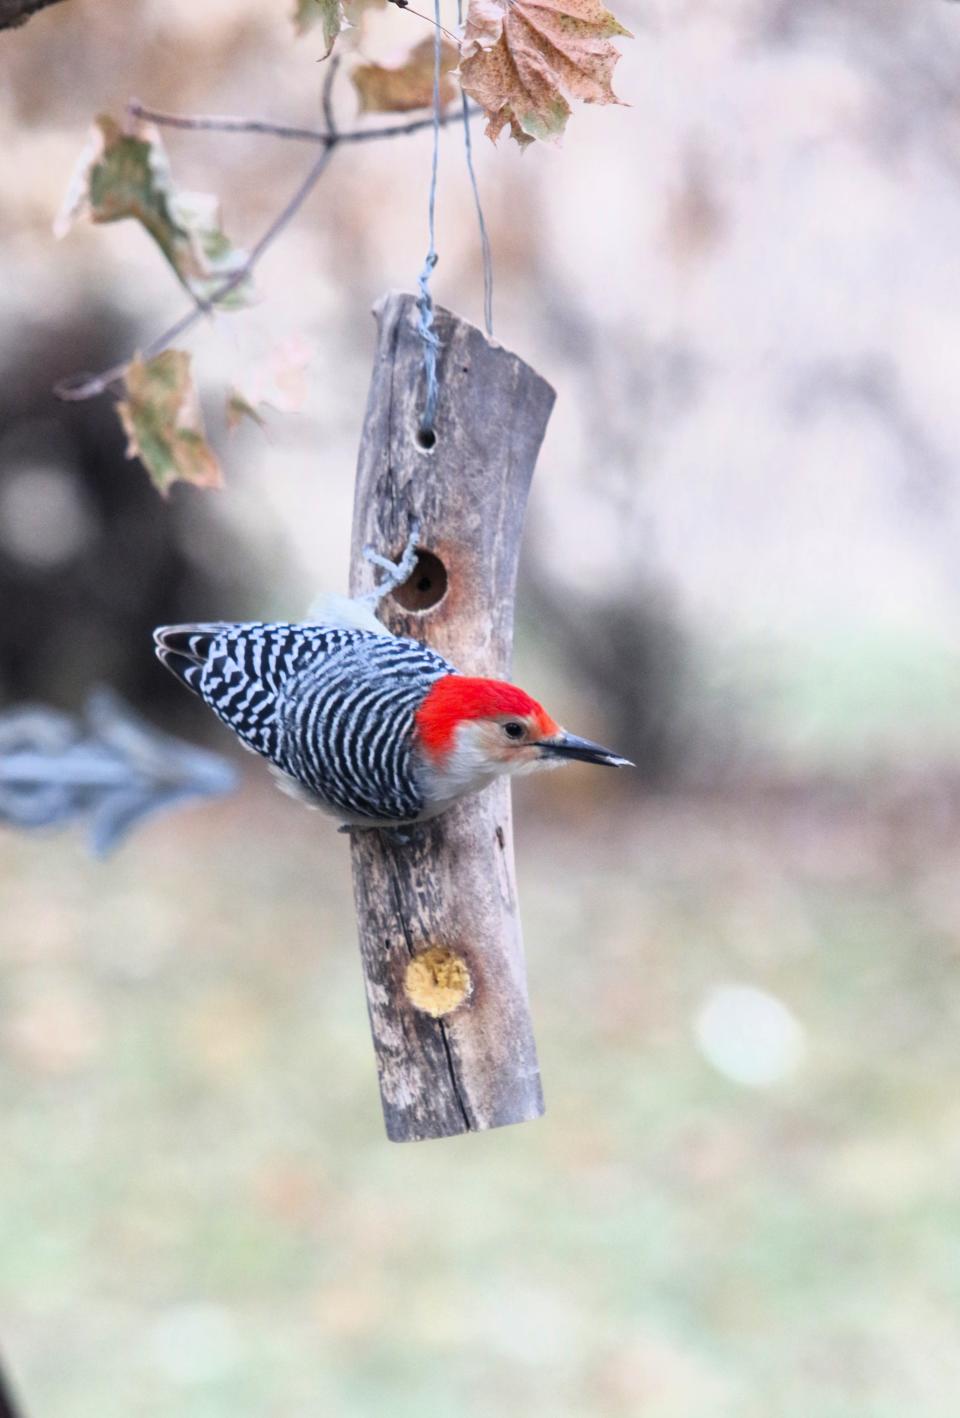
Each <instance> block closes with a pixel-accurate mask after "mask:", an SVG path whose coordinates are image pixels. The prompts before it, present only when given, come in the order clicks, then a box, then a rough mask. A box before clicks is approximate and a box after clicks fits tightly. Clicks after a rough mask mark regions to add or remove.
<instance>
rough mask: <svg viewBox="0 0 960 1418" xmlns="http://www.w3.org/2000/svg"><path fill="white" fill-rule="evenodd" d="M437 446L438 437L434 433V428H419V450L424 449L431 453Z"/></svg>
mask: <svg viewBox="0 0 960 1418" xmlns="http://www.w3.org/2000/svg"><path fill="white" fill-rule="evenodd" d="M436 446H437V435H436V434H435V433H434V431H433V429H432V428H418V429H417V447H418V448H422V449H424V451H425V452H427V453H429V452H430V450H431V448H436Z"/></svg>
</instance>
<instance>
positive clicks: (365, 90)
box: [350, 38, 459, 113]
mask: <svg viewBox="0 0 960 1418" xmlns="http://www.w3.org/2000/svg"><path fill="white" fill-rule="evenodd" d="M458 57H459V55H458V53H457V49H456V46H455V45H452V44H450V42H449V41H448V40H443V42H442V43H441V46H440V106H441V108H445V107H446V105H447V104H448V103H451V102H452V101H453V99H454V97H455V96H456V90H455V88H454V86H453V82H452V80H451V79H450V78H449V77H448V76H449V73H450V70H451V69H455V68H456V66H457V59H458ZM433 68H434V50H433V40H432V39H431V38H427V39H425V40H422V41H421V43H420V44H418V45H417V46H416V48H415V49H412V50H411V51H410V53H409V54H408V55H407V57H406V59H405V60H404V61H403V63H402V64H394V65H389V64H358V65H357V67H356V69H354V71H353V73H352V74H351V75H350V77H351V79H352V80H353V83H354V86H355V87H356V90H357V93H358V94H359V95H360V109H361V112H363V113H408V112H410V111H411V110H412V109H415V108H430V107H431V105H432V104H433Z"/></svg>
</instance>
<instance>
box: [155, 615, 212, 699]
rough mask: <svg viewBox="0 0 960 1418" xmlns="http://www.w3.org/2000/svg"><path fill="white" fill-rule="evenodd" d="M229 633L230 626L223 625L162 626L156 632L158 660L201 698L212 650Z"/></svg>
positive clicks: (207, 622)
mask: <svg viewBox="0 0 960 1418" xmlns="http://www.w3.org/2000/svg"><path fill="white" fill-rule="evenodd" d="M225 629H227V625H226V622H223V621H206V622H199V621H198V622H195V623H193V624H187V625H161V626H158V627H157V629H156V630H155V631H154V632H153V640H154V644H155V645H156V654H157V659H158V660H159V661H160V663H161V664H162V665H165V666H166V667H167V669H168V670H170V671H171V673H172V674H175V675H176V677H177V679H179V680H180V681H181V682H182V683H183V684H185V685H186V686H187V688H188V689H192V690H193V692H194V694H199V693H200V677H201V675H202V674H203V667H204V665H205V664H206V662H207V656H208V655H209V653H210V646H211V645H212V643H213V641H214V640H215V639H216V637H217V636H218V635H221V634H222V633H223V631H224V630H225Z"/></svg>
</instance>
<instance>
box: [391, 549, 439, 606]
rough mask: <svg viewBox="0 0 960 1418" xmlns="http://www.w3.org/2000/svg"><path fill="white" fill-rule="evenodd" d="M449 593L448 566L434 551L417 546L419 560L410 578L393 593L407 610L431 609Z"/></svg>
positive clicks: (395, 598) (399, 603)
mask: <svg viewBox="0 0 960 1418" xmlns="http://www.w3.org/2000/svg"><path fill="white" fill-rule="evenodd" d="M446 594H447V568H446V567H445V566H444V564H443V562H442V561H441V560H440V558H439V557H438V556H434V554H433V552H432V551H424V550H423V548H422V547H418V548H417V561H416V565H415V566H414V568H413V571H412V572H411V573H410V576H409V578H408V579H407V580H406V581H404V583H403V585H402V586H398V587H397V589H396V590H395V591H394V593H393V599H394V600H395V601H396V602H397V604H398V605H400V606H402V607H403V609H404V610H405V611H430V610H433V608H434V606H438V605H439V604H440V602H441V601H442V600H443V598H444V596H445V595H446Z"/></svg>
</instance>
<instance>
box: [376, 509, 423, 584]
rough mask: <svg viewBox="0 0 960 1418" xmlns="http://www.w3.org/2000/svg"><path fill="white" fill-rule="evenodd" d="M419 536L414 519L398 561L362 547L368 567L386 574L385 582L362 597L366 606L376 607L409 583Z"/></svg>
mask: <svg viewBox="0 0 960 1418" xmlns="http://www.w3.org/2000/svg"><path fill="white" fill-rule="evenodd" d="M419 536H420V523H419V521H418V520H417V519H416V518H414V519H413V520H412V522H411V523H410V535H409V537H408V539H407V545H406V546H405V547H404V549H403V555H402V556H401V557H400V560H399V561H391V560H390V558H389V557H388V556H381V555H380V553H379V552H378V551H374V549H373V547H370V546H367V547H364V549H363V554H364V556H365V557H366V559H367V561H369V562H370V565H371V566H377V567H379V568H380V570H381V571H385V572H386V573H387V575H386V580H384V581H381V582H380V584H379V585H378V586H375V587H374V589H373V590H372V591H370V592H368V594H367V595H366V596H364V597H363V600H364V601H366V602H367V604H368V605H371V606H376V605H378V604H379V603H380V601H382V600H383V599H384V597H385V596H389V595H390V592H391V591H395V590H396V589H397V587H398V586H402V585H403V583H404V581H409V579H410V577H411V576H412V575H413V568H414V567H415V566H416V564H417V539H418V537H419Z"/></svg>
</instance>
